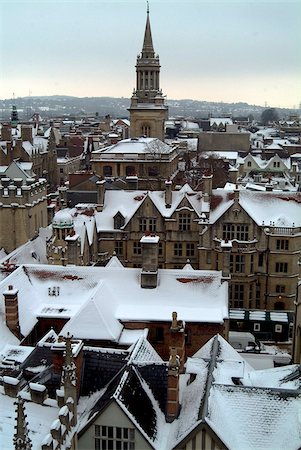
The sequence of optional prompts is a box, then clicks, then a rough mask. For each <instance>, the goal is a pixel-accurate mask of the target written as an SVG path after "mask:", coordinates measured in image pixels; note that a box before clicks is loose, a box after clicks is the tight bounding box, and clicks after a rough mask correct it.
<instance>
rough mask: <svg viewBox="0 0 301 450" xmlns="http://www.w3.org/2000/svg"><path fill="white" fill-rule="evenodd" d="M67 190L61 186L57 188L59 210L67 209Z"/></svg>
mask: <svg viewBox="0 0 301 450" xmlns="http://www.w3.org/2000/svg"><path fill="white" fill-rule="evenodd" d="M67 190H68V189H67V188H66V187H65V186H61V187H59V188H58V191H59V204H60V208H61V209H63V208H67Z"/></svg>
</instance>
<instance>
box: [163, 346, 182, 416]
mask: <svg viewBox="0 0 301 450" xmlns="http://www.w3.org/2000/svg"><path fill="white" fill-rule="evenodd" d="M179 373H180V358H179V356H178V355H177V349H176V348H174V347H171V348H170V357H169V362H168V375H167V405H166V420H167V422H173V421H174V419H176V418H177V417H178V415H179V411H180V401H179Z"/></svg>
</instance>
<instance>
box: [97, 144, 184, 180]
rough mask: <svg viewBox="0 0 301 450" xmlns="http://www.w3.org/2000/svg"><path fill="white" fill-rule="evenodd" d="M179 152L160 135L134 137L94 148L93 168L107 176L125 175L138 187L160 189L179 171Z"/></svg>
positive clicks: (125, 177) (109, 177) (117, 177)
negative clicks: (95, 149)
mask: <svg viewBox="0 0 301 450" xmlns="http://www.w3.org/2000/svg"><path fill="white" fill-rule="evenodd" d="M178 162H179V154H178V148H177V147H176V146H169V145H167V144H165V143H164V142H162V141H160V140H159V139H157V138H145V137H140V138H131V139H125V140H122V141H120V142H118V143H117V144H115V145H112V146H110V147H107V148H105V149H101V150H97V151H94V152H92V157H91V159H90V163H91V165H92V171H93V172H94V173H96V174H97V175H99V176H101V177H103V178H106V179H113V180H114V179H123V180H125V181H126V182H127V183H130V184H132V185H133V188H135V189H137V188H139V189H161V188H163V186H164V182H165V180H166V179H173V178H174V177H175V176H176V175H177V173H178Z"/></svg>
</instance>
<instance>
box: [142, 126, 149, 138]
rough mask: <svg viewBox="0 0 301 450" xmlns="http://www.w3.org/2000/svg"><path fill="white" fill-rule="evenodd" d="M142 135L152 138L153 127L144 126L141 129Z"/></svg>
mask: <svg viewBox="0 0 301 450" xmlns="http://www.w3.org/2000/svg"><path fill="white" fill-rule="evenodd" d="M141 134H142V136H146V137H150V135H151V127H150V126H149V125H147V124H145V125H142V127H141Z"/></svg>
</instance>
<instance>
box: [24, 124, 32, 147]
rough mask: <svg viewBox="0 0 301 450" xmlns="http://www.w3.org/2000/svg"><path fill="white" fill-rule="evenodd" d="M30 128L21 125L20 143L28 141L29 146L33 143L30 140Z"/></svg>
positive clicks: (29, 126)
mask: <svg viewBox="0 0 301 450" xmlns="http://www.w3.org/2000/svg"><path fill="white" fill-rule="evenodd" d="M32 132H33V129H32V126H31V125H21V139H22V141H23V142H24V141H29V142H30V143H31V144H32V143H33V138H32Z"/></svg>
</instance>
